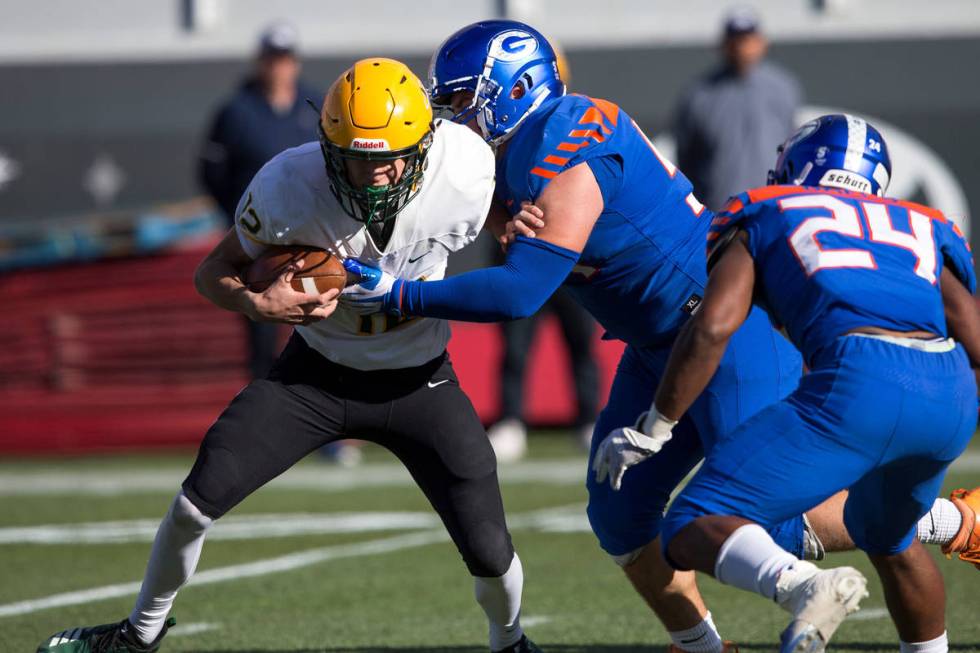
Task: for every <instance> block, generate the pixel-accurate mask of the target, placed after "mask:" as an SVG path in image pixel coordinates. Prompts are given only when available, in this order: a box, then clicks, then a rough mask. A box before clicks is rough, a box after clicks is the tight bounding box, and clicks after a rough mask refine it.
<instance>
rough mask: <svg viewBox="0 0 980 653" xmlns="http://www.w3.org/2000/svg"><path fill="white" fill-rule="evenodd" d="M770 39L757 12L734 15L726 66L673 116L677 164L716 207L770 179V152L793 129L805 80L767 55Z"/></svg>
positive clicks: (690, 92)
mask: <svg viewBox="0 0 980 653" xmlns="http://www.w3.org/2000/svg"><path fill="white" fill-rule="evenodd" d="M768 45H769V43H768V41H767V39H766V37H765V35H764V34H763V33H762V29H761V23H760V21H759V17H758V15H757V14H755V13H754V12H753V11H752V10H749V9H744V8H743V9H736V10H734V11H732V12H731V13H729V14H728V16H727V17H726V19H725V23H724V29H723V35H722V40H721V52H722V56H723V61H722V64H721V66H720V67H718V68H716V69H714V70H712V71H710V72H709V73H708V74H706V75H705V76H703V77H701V78H700V79H698V80H697V81H696V82H695V83H694V84H692V85H691V87H690V88H688V89H687V91H686V92H685V93H684V94H683V96H682V98H681V101H680V103H679V105H678V108H677V111H676V114H675V117H674V136H675V138H676V140H677V164H678V166H679V167H680V169H681V171H683V173H684V175H685V176H687V178H688V179H690V180H691V183H692V184H693V185H694V194H695V195H696V196H697V197H698V199H699V200H701V202H702V203H704V205H705V206H707V207H708V208H710V209H711V210H713V211H717V210H719V209H720V208H721V207H722V206H724V204H725V202H726V201H727V200H728V198H729V197H731V196H732V195H735V194H737V193H741V192H742V191H744V190H745V189H746V188H755V187H757V186H762V185H765V183H766V177H767V173H768V171H769V168H770V167H771V164H772V156H773V153H774V152H775V151H776V148H777V147H778V146H779V144H780V143H782V142H783V141H785V140H786V138H787V137H788V136H789V135H790V134H791V133H792V132H793V130H794V128H795V127H796V118H795V116H796V110H797V108H798V107H799V105H800V102H801V100H802V92H801V89H800V85H799V83H798V82H797V81H796V79H795V78H794V77H793V76H792V75H791V74H790V73H788V72H786V71H785V70H783V69H782V68H780V67H779V66H776V65H775V64H773V63H770V62H768V61H766V60H765V56H766V51H767V50H768Z"/></svg>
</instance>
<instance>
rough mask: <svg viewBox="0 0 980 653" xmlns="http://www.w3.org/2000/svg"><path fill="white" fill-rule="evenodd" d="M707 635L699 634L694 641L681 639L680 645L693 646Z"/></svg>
mask: <svg viewBox="0 0 980 653" xmlns="http://www.w3.org/2000/svg"><path fill="white" fill-rule="evenodd" d="M707 634H708V633H701V634H700V635H698V636H697V637H695V638H694V639H682V640H681V644H693V643H694V642H696V641H698V640H701V639H704V636H705V635H707Z"/></svg>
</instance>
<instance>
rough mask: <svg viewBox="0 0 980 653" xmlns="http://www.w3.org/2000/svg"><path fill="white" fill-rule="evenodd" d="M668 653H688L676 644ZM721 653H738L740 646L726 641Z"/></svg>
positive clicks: (722, 645) (722, 644) (723, 643)
mask: <svg viewBox="0 0 980 653" xmlns="http://www.w3.org/2000/svg"><path fill="white" fill-rule="evenodd" d="M667 653H687V651H685V650H684V649H682V648H680V647H679V646H677V645H676V644H671V645H670V647H669V648H668V649H667ZM721 653H738V644H736V643H735V642H729V641H727V640H726V641H724V642H722V643H721Z"/></svg>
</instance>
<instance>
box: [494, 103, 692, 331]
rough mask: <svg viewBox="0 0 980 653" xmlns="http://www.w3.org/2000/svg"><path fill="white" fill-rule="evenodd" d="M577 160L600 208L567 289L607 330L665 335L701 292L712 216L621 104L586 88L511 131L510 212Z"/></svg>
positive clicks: (505, 177) (505, 178)
mask: <svg viewBox="0 0 980 653" xmlns="http://www.w3.org/2000/svg"><path fill="white" fill-rule="evenodd" d="M580 163H587V164H588V165H589V167H590V168H591V170H592V172H593V173H594V175H595V178H596V180H597V182H598V183H599V187H600V189H601V191H602V198H603V203H604V208H603V211H602V214H601V215H600V216H599V219H598V221H597V222H596V224H595V226H594V228H593V229H592V233H591V235H590V236H589V239H588V242H587V243H586V245H585V249H584V250H583V251H582V255H581V257H580V258H579V261H578V265H577V266H576V267H575V269H574V270H573V273H572V274H571V275H570V276H569V278H568V280H567V281H566V288H567V289H568V291H570V292H571V293H572V295H573V296H574V297H575V298H576V299H577V300H578V301H579V302H580V303H581V304H582V305H583V306H584V307H585V308H586V309H587V310H588V311H589V312H590V313H592V315H593V316H594V317H595V318H596V320H598V322H599V323H600V324H601V325H602V326H603V328H605V329H606V332H607V336H609V337H613V338H617V339H620V340H625V341H626V342H629V343H631V344H634V345H639V346H648V345H656V344H663V343H666V342H669V341H670V340H671V339H672V338H673V337H674V335H675V334H676V332H677V330H678V328H679V327H680V326H681V325H682V324H683V322H684V321H685V319H686V318H687V317H688V315H689V314H690V313H691V311H692V310H693V309H694V308H696V306H697V304H698V303H699V302H700V300H701V297H702V295H703V293H704V285H705V283H706V281H707V275H706V266H705V254H704V239H705V237H706V235H707V232H708V227H709V225H710V221H711V214H710V212H709V211H707V210H706V209H705V208H704V207H703V206H701V204H700V203H699V202H698V201H697V199H695V197H694V195H693V194H692V192H691V183H690V182H689V181H688V180H687V179H686V178H685V177H684V175H683V174H681V173H680V171H679V170H678V169H677V167H676V166H674V164H672V163H671V162H670V161H668V160H666V159H665V158H663V156H661V155H660V153H659V152H658V151H657V150H656V148H655V147H654V146H653V144H652V143H651V142H650V141H649V140H648V139H647V137H646V136H645V135H644V134H643V132H642V131H640V129H639V127H638V126H637V125H636V123H635V122H634V121H633V120H632V119H631V118H630V117H629V115H627V114H626V112H625V111H623V110H622V109H620V108H619V107H618V106H616V105H615V104H613V103H611V102H608V101H606V100H600V99H593V98H589V97H586V96H583V95H566V96H563V97H560V98H555V99H553V100H551V101H548V102H546V103H545V104H543V105H542V106H541V107H539V108H538V110H537V111H535V112H534V113H532V114H530V116H529V117H528V118H527V119H526V123H525V124H523V125H521V128H520V129H518V130H516V132H515V133H514V136H513V137H512V138H511V139H510V140H509V141H508V142H507V151H506V153H505V155H504V156H503V157H501V158H500V160H499V162H498V169H497V190H496V193H497V196H498V198H499V199H501V200H502V201H503V202H504V204H505V205H506V206H507V207H508V208H509V209H510V210H511V211H512V212H516V207H519V206H520V203H521V202H522V201H524V200H531V201H533V200H535V199H536V198H537V197H538V196H539V195H540V194H541V192H542V191H543V190H544V188H545V187H546V186H547V185H548V183H549V182H550V181H551V180H552V179H553V178H554V177H556V176H557V175H558V174H559V173H560V172H562V171H563V170H566V169H568V168H571V167H573V166H575V165H578V164H580ZM546 219H547V216H546ZM551 219H561V216H551Z"/></svg>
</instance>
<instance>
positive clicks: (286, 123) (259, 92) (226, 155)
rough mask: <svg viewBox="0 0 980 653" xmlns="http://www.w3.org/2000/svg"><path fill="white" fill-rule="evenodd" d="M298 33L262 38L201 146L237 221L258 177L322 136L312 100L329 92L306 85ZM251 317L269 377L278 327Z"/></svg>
mask: <svg viewBox="0 0 980 653" xmlns="http://www.w3.org/2000/svg"><path fill="white" fill-rule="evenodd" d="M297 45H298V35H297V32H296V29H295V28H294V27H293V26H292V25H289V24H287V23H274V24H272V25H270V26H269V27H267V28H266V29H265V30H264V31H263V32H262V34H261V36H260V38H259V47H258V53H257V55H256V57H255V64H254V68H253V70H252V72H251V73H250V74H249V76H248V77H247V78H246V79H245V80H244V81H243V83H242V84H241V86H240V87H239V88H238V90H237V91H236V92H235V93H234V94H233V95H232V96H231V97H230V98H229V99H228V100H227V101H226V102H225V103H224V104H223V105H222V106H221V108H220V109H219V110H218V112H217V114H216V115H215V117H214V120H213V122H212V124H211V130H210V132H209V133H208V137H207V140H206V141H205V143H204V146H203V148H202V150H201V155H200V164H199V169H198V177H199V179H200V182H201V184H202V185H203V186H204V188H205V190H206V191H207V193H208V194H209V195H210V196H211V197H212V198H214V201H215V203H216V204H217V205H218V208H219V209H220V210H221V213H222V214H223V215H224V216H225V219H226V220H227V225H228V226H229V227H231V226H232V222H233V219H234V218H233V216H234V215H235V209H236V207H237V206H238V201H239V200H240V199H241V196H242V193H244V192H245V188H246V187H247V186H248V184H249V182H251V181H252V177H254V176H255V173H257V172H258V171H259V168H261V167H262V166H263V165H265V163H266V161H268V160H269V159H271V158H272V157H274V156H275V155H277V154H279V153H280V152H282V151H283V150H285V149H288V148H290V147H296V146H297V145H302V144H303V143H306V142H309V141H312V140H315V139H316V121H317V112H316V111H313V110H311V109H310V108H309V107H308V106H307V105H306V99H307V98H310V99H312V100H314V102H319V100H320V99H321V98H322V96H323V94H322V93H320V92H319V91H318V90H316V89H314V88H312V87H310V86H307V85H306V84H304V83H303V82H302V81H301V80H300V78H299V75H300V70H301V68H302V65H301V63H300V60H299V57H298V54H297ZM247 322H248V339H249V369H250V372H251V375H252V377H253V378H262V377H264V376H265V375H266V374H267V373H268V371H269V369H270V368H271V367H272V363H273V361H274V360H275V359H276V355H277V354H278V351H277V347H276V345H277V343H278V337H277V327H276V325H275V324H273V323H262V322H252V321H251V320H247Z"/></svg>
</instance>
